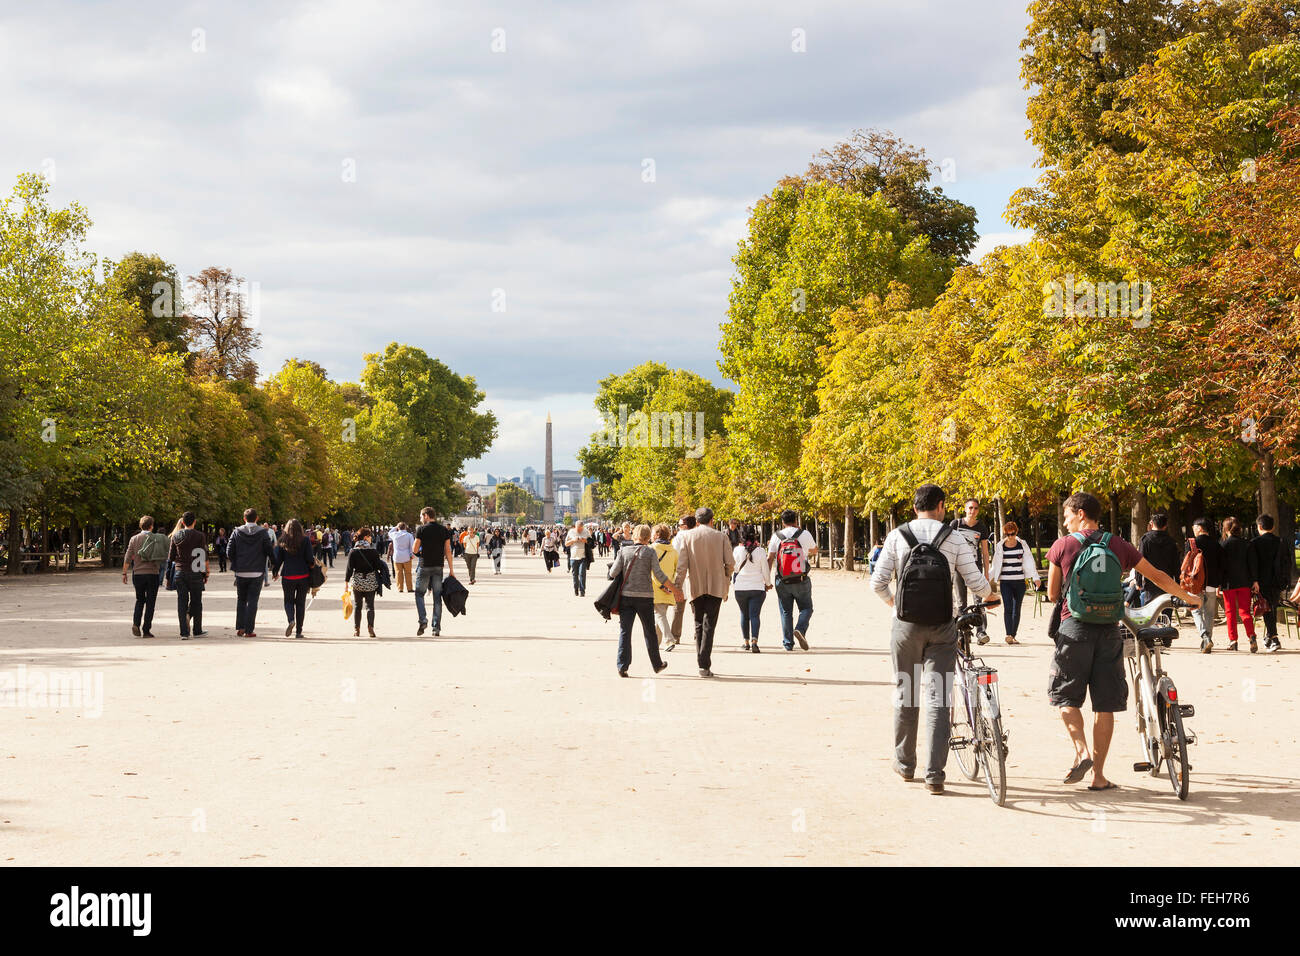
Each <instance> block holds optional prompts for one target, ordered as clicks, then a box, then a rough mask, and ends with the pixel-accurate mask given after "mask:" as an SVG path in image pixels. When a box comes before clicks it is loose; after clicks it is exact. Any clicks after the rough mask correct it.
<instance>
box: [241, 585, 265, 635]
mask: <svg viewBox="0 0 1300 956" xmlns="http://www.w3.org/2000/svg"><path fill="white" fill-rule="evenodd" d="M261 595H262V579H261V578H235V630H237V631H243V632H244V633H245V634H248V633H251V632H253V631H254V630H255V627H254V625H255V624H256V622H257V600H258V598H259V597H261Z"/></svg>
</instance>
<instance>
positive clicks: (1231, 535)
mask: <svg viewBox="0 0 1300 956" xmlns="http://www.w3.org/2000/svg"><path fill="white" fill-rule="evenodd" d="M1241 533H1242V528H1241V522H1240V521H1238V520H1237V519H1236V518H1227V519H1225V520H1224V522H1223V540H1222V541H1220V542H1219V545H1220V549H1221V553H1222V555H1223V606H1224V611H1225V613H1226V615H1227V618H1228V650H1230V651H1235V650H1236V649H1237V620H1238V619H1239V618H1240V620H1241V623H1242V625H1243V626H1244V627H1245V628H1246V637H1247V639H1248V640H1249V641H1250V652H1251V653H1252V654H1254V653H1255V652H1256V651H1258V650H1259V644H1258V643H1257V642H1256V640H1255V619H1254V618H1253V617H1252V616H1251V613H1250V587H1251V584H1252V583H1253V582H1252V579H1251V574H1250V548H1249V546H1248V545H1247V544H1246V542H1245V540H1243V539H1242V537H1241Z"/></svg>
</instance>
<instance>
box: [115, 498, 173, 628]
mask: <svg viewBox="0 0 1300 956" xmlns="http://www.w3.org/2000/svg"><path fill="white" fill-rule="evenodd" d="M170 552H171V540H170V539H169V538H168V537H167V535H165V534H160V533H155V532H154V530H153V517H152V516H151V515H142V516H141V517H140V531H139V533H138V534H135V535H132V536H131V540H130V541H128V542H127V543H126V554H124V555H123V556H122V583H123V584H126V576H127V574H128V573H129V574H130V575H131V584H132V586H133V587H134V588H135V608H134V609H133V610H132V612H131V633H132V634H134V635H135V636H136V637H153V610H154V605H155V604H156V603H157V601H158V584H159V577H160V576H159V573H158V570H159V568H160V567H162V566H163V565H164V564H165V563H166V562H167V556H168V554H169V553H170Z"/></svg>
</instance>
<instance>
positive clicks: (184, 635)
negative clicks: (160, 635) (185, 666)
mask: <svg viewBox="0 0 1300 956" xmlns="http://www.w3.org/2000/svg"><path fill="white" fill-rule="evenodd" d="M189 639H190V636H189V635H188V634H182V635H181V640H182V641H188V640H189Z"/></svg>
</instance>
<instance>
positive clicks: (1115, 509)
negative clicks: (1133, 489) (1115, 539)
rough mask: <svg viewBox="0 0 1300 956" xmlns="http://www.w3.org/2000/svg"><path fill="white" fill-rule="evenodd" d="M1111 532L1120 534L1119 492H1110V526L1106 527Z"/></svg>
mask: <svg viewBox="0 0 1300 956" xmlns="http://www.w3.org/2000/svg"><path fill="white" fill-rule="evenodd" d="M1106 530H1107V531H1109V532H1110V533H1111V534H1119V492H1117V491H1112V492H1111V493H1110V527H1109V528H1107V529H1106Z"/></svg>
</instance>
